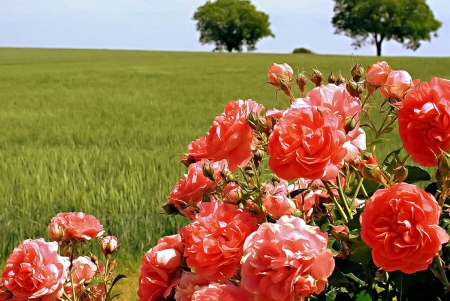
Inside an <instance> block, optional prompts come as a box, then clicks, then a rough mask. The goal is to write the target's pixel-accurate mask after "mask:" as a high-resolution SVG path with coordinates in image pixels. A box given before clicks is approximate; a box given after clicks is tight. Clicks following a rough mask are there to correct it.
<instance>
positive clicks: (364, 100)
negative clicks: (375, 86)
mask: <svg viewBox="0 0 450 301" xmlns="http://www.w3.org/2000/svg"><path fill="white" fill-rule="evenodd" d="M369 97H370V94H367V95H366V97H364V99H363V101H362V102H361V111H362V110H363V109H364V106H365V105H366V102H367V100H368V99H369Z"/></svg>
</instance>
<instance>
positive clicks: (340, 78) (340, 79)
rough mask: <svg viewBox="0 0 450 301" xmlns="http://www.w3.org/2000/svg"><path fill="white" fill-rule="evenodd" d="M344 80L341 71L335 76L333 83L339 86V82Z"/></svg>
mask: <svg viewBox="0 0 450 301" xmlns="http://www.w3.org/2000/svg"><path fill="white" fill-rule="evenodd" d="M344 82H345V78H344V77H343V76H342V74H341V73H339V75H338V77H337V78H336V82H335V85H336V86H339V85H340V84H342V83H344Z"/></svg>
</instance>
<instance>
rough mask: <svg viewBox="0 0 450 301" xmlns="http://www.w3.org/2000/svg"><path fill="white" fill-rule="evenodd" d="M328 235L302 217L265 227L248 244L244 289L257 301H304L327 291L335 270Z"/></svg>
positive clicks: (265, 224) (249, 239) (251, 236)
mask: <svg viewBox="0 0 450 301" xmlns="http://www.w3.org/2000/svg"><path fill="white" fill-rule="evenodd" d="M327 243H328V235H327V234H326V233H324V232H322V231H321V230H320V229H319V227H316V226H309V225H307V224H306V223H305V221H304V220H303V219H301V218H298V217H294V216H291V217H288V216H282V217H281V218H280V219H279V220H278V222H277V223H276V224H273V223H263V224H262V225H261V226H259V228H258V230H257V231H256V232H254V233H253V234H251V235H250V236H249V237H248V238H247V240H246V241H245V244H244V256H243V258H242V261H241V264H242V270H241V275H242V279H241V286H242V287H243V288H244V289H246V290H247V291H249V292H250V293H252V294H253V295H254V301H278V300H304V298H306V297H308V296H310V295H311V294H312V293H316V294H319V293H321V292H322V291H323V290H324V289H325V285H326V283H327V282H328V277H329V276H330V275H331V273H332V272H333V269H334V259H333V255H332V253H331V250H329V249H328V248H327Z"/></svg>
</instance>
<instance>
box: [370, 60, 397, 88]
mask: <svg viewBox="0 0 450 301" xmlns="http://www.w3.org/2000/svg"><path fill="white" fill-rule="evenodd" d="M391 71H392V69H391V67H390V66H389V65H388V64H387V63H386V62H385V61H382V62H378V63H376V64H373V65H372V66H370V67H369V68H367V74H366V82H367V83H369V84H370V85H372V86H373V87H376V88H378V87H381V86H383V85H384V84H385V83H386V80H387V78H388V75H389V73H391Z"/></svg>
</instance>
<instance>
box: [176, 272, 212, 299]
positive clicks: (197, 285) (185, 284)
mask: <svg viewBox="0 0 450 301" xmlns="http://www.w3.org/2000/svg"><path fill="white" fill-rule="evenodd" d="M208 284H209V280H206V279H205V278H204V277H203V276H202V275H199V274H196V273H190V272H184V273H183V274H181V279H180V284H178V285H177V287H175V296H174V297H175V300H176V301H191V300H192V295H193V294H194V293H195V292H196V291H198V290H200V289H202V288H203V287H205V286H207V285H208Z"/></svg>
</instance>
